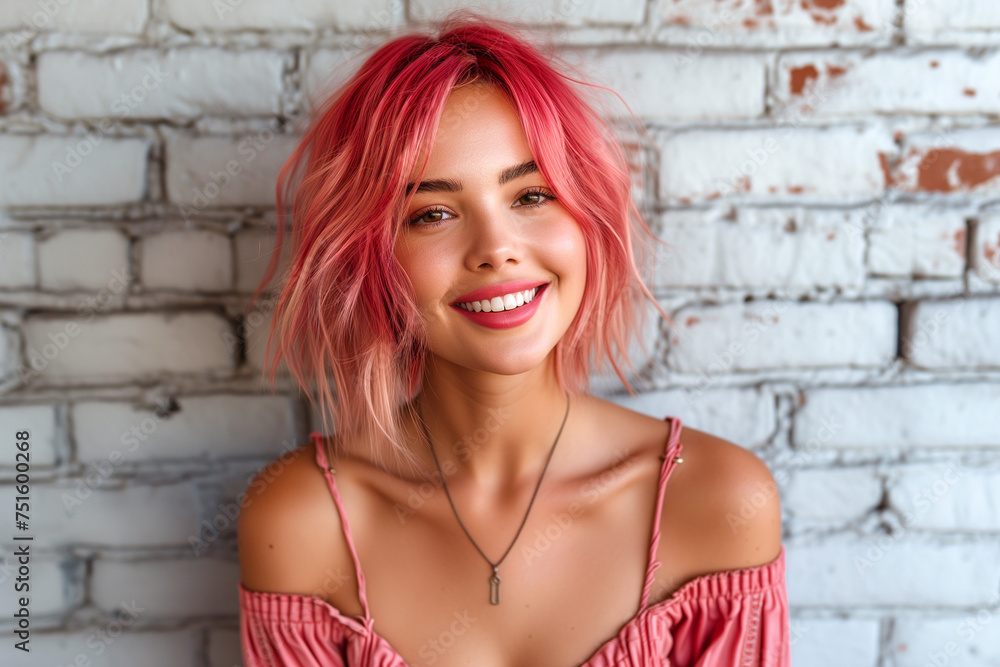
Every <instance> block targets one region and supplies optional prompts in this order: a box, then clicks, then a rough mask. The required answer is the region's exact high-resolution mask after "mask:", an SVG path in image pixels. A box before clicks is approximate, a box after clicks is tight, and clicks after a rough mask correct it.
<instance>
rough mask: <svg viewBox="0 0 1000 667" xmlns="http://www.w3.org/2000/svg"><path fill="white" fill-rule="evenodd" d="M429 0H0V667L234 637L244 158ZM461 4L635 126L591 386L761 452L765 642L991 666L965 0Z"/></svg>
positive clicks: (990, 198) (289, 134) (441, 6)
mask: <svg viewBox="0 0 1000 667" xmlns="http://www.w3.org/2000/svg"><path fill="white" fill-rule="evenodd" d="M458 2H459V0H411V1H410V2H407V3H404V2H401V1H400V0H375V1H374V2H365V3H361V2H355V3H344V2H315V1H313V0H288V1H286V2H269V1H267V0H220V1H219V2H207V1H205V0H72V2H69V1H67V0H5V1H4V2H0V437H9V436H10V434H11V433H13V432H17V431H23V430H28V431H29V432H30V434H31V438H30V442H31V461H32V476H33V482H32V494H33V495H32V517H33V519H32V528H33V531H34V535H35V543H34V544H35V548H36V551H37V554H36V559H35V560H34V562H33V570H32V577H33V581H34V583H35V585H34V586H33V597H32V605H33V607H32V608H33V614H34V618H33V620H34V622H35V623H36V625H35V627H36V628H38V629H44V630H45V632H44V633H43V632H39V633H37V634H35V635H34V639H35V641H36V643H35V644H34V645H33V654H32V661H33V664H34V663H35V662H37V664H46V665H48V664H53V665H56V664H58V665H62V664H66V665H69V664H78V661H80V660H86V661H89V662H88V664H91V665H95V666H105V667H109V666H115V667H119V666H121V665H139V664H141V665H144V666H146V665H149V666H151V667H157V666H158V665H164V666H166V665H170V666H171V667H175V666H179V665H191V666H192V667H193V666H195V665H198V666H208V665H211V667H234V665H239V664H242V657H241V656H240V648H239V635H238V632H237V628H238V625H237V620H238V617H237V613H236V612H237V608H236V603H237V597H236V588H235V585H236V582H237V581H238V577H239V572H238V567H237V566H236V561H235V557H234V550H235V546H236V544H235V520H236V517H235V516H229V514H230V513H233V512H234V511H235V508H236V507H237V505H236V502H235V500H236V499H237V497H238V496H239V494H240V493H241V492H243V491H244V490H245V489H246V485H247V483H248V481H249V479H250V478H251V477H252V475H253V474H254V473H255V472H256V470H258V469H259V468H260V466H261V465H263V464H265V463H266V462H267V461H269V460H270V459H271V458H273V457H274V456H275V455H277V454H278V453H279V452H280V451H281V450H282V449H287V448H290V447H291V446H293V445H298V444H302V443H303V442H304V438H305V436H306V435H307V433H308V432H309V431H310V430H313V429H318V428H320V423H321V422H320V421H319V418H318V417H319V412H318V411H317V410H316V409H315V408H314V407H312V406H309V404H308V403H307V402H306V401H304V400H302V398H301V397H300V396H299V395H298V393H297V390H296V389H295V386H294V383H292V382H291V378H289V377H288V376H287V374H286V373H285V370H286V369H285V368H284V367H283V366H282V367H280V368H281V373H279V376H278V378H277V379H278V385H277V387H276V390H275V392H274V394H273V395H272V394H271V393H270V392H269V391H268V389H267V388H266V386H265V385H264V384H262V382H261V378H260V375H261V369H262V368H263V367H264V365H265V361H266V360H265V357H264V352H265V344H266V340H267V335H268V333H269V327H270V324H271V312H270V309H271V306H272V305H273V303H270V302H269V301H268V298H267V296H266V295H265V296H264V297H262V302H261V303H259V304H258V307H259V311H255V312H247V306H248V305H249V296H250V295H251V294H252V293H253V292H254V290H255V289H256V288H257V287H258V284H259V282H260V280H261V278H262V277H263V272H264V269H265V268H266V266H267V263H268V262H269V261H270V259H271V258H272V256H273V250H274V240H275V236H276V232H275V218H276V215H275V211H274V204H275V201H274V198H275V178H276V176H277V174H278V171H279V169H280V168H281V167H282V165H283V164H284V163H285V161H286V159H287V158H288V156H289V155H290V153H291V152H292V150H293V149H294V148H295V146H296V143H297V141H298V139H299V136H300V132H301V131H302V129H303V127H304V124H305V122H306V121H307V119H308V113H309V111H310V110H311V109H313V108H315V106H316V105H317V104H318V103H319V102H320V101H321V100H322V99H323V95H324V94H325V93H326V92H328V91H329V90H331V86H333V85H335V84H336V83H338V82H342V81H343V80H345V79H346V77H348V76H350V75H351V74H352V73H353V72H354V71H355V69H356V68H357V67H358V66H359V65H360V64H361V59H360V57H359V56H361V55H363V54H366V53H368V52H370V50H371V49H372V48H373V47H375V46H377V45H378V44H379V43H381V42H382V41H383V40H384V39H385V38H386V37H387V36H388V35H390V34H394V33H395V32H396V31H398V30H400V29H401V28H404V27H410V26H414V25H416V24H418V23H419V22H421V21H423V20H425V19H428V18H432V17H435V16H439V15H441V14H442V13H443V12H444V11H446V10H447V9H448V8H449V7H452V6H455V5H456V4H457V3H458ZM462 4H468V3H462ZM479 6H480V8H481V9H484V10H486V11H491V10H493V11H500V12H502V13H504V15H505V16H507V17H508V18H512V19H515V20H522V21H525V22H526V23H527V24H528V25H531V26H536V27H537V28H538V29H539V33H538V34H539V35H542V34H545V35H548V37H549V38H550V39H551V41H552V44H553V45H554V47H555V50H556V52H557V53H559V54H560V55H561V56H562V57H563V58H565V59H566V61H567V62H568V63H569V64H570V65H571V66H573V67H575V68H576V69H577V71H578V72H579V73H580V74H581V76H583V77H584V78H585V79H588V80H591V81H593V82H594V83H597V84H601V85H607V86H609V87H611V88H612V89H613V90H614V91H615V92H617V93H619V94H620V95H621V96H622V98H624V100H625V102H626V103H627V104H628V105H629V107H630V108H631V110H632V111H633V112H635V114H636V115H637V116H638V117H639V119H640V120H641V121H642V122H643V123H644V124H645V127H644V128H642V129H643V130H644V131H645V134H635V133H632V130H630V129H628V128H624V127H621V126H620V125H624V123H622V124H620V125H619V126H616V131H619V130H620V131H621V132H622V134H623V136H625V137H626V138H629V139H630V140H634V141H638V142H640V143H641V144H642V146H643V147H644V148H645V149H646V155H645V157H646V158H647V159H645V160H644V161H643V164H644V165H645V166H646V167H647V172H646V173H644V174H643V175H642V179H639V180H641V181H642V182H641V184H640V189H639V191H638V192H637V197H636V198H637V201H639V202H640V205H641V206H642V207H643V210H644V211H645V212H646V213H647V217H648V219H649V222H650V224H651V226H652V227H653V228H654V230H655V231H656V233H657V234H658V236H659V237H660V239H661V240H663V241H664V242H665V243H666V244H667V245H666V246H663V245H660V246H657V247H656V248H655V257H656V264H655V266H654V267H651V271H650V273H651V275H653V276H654V291H655V294H656V297H657V299H658V302H659V303H660V305H661V306H662V307H663V308H664V310H666V311H667V312H668V313H669V314H670V316H671V318H672V320H673V322H672V323H667V322H662V321H659V320H658V318H655V317H654V318H653V319H651V321H650V323H649V325H648V326H647V330H646V331H644V332H643V336H644V337H645V339H646V340H647V343H648V344H649V357H648V358H643V359H636V361H637V362H639V365H640V367H642V378H643V383H644V385H643V386H642V387H641V389H643V391H642V392H641V393H640V394H639V395H638V396H635V397H630V396H628V395H627V394H624V393H619V394H615V395H613V396H611V398H612V400H614V401H616V402H618V403H621V404H622V405H626V406H628V407H630V408H632V409H636V410H639V411H641V412H643V413H646V414H649V415H652V416H654V417H656V418H658V419H662V418H663V417H665V416H667V415H678V416H680V417H681V418H682V419H683V421H684V423H685V425H687V426H689V427H691V428H695V429H699V430H704V431H707V432H710V433H713V434H716V435H718V436H720V437H723V438H726V439H728V440H731V441H732V442H735V443H738V444H739V445H741V446H743V447H746V448H749V449H752V450H753V451H755V452H756V453H757V454H758V455H759V456H761V457H762V458H763V459H764V460H765V461H766V462H767V463H768V465H769V466H770V467H771V469H772V471H773V473H774V475H775V479H776V481H777V483H778V487H779V491H780V494H781V501H782V502H781V505H782V508H783V510H784V517H783V518H784V523H783V526H784V543H785V544H786V546H787V548H788V552H787V553H788V561H787V564H788V577H787V582H788V592H789V601H790V603H791V620H792V637H791V643H792V655H793V660H794V664H795V665H803V667H817V666H823V665H837V666H838V667H840V665H851V666H852V667H855V666H857V667H878V666H880V665H892V666H893V667H910V666H913V667H923V666H924V665H928V664H934V665H942V664H947V665H959V664H963V665H964V664H968V665H973V666H974V667H986V666H987V665H995V664H997V663H998V662H1000V640H998V639H997V637H998V636H1000V634H998V633H997V632H995V630H996V628H998V627H1000V615H998V614H997V611H996V610H997V609H998V605H1000V596H998V594H997V585H998V581H1000V565H998V563H1000V553H998V550H1000V547H998V546H997V545H1000V495H998V491H997V489H1000V421H998V420H997V418H996V416H995V415H996V412H997V409H996V408H997V405H1000V205H998V201H997V195H998V192H1000V159H998V156H1000V122H998V121H997V113H996V110H997V108H996V103H997V99H998V97H1000V83H998V82H1000V55H998V51H997V49H996V47H997V46H998V45H1000V9H998V8H1000V5H998V4H997V3H996V2H991V1H990V0H966V1H964V2H958V3H956V2H948V1H947V0H843V1H839V0H838V1H825V0H824V1H821V0H803V1H802V2H792V1H790V0H789V1H782V2H766V1H755V2H730V3H720V2H716V1H715V0H656V1H654V2H642V1H641V0H622V1H619V2H611V1H610V0H596V1H595V2H579V1H571V2H566V1H563V0H558V1H557V0H545V1H543V2H527V1H524V0H487V1H485V2H482V3H479ZM581 92H582V93H584V94H585V95H586V96H588V97H590V98H593V99H596V100H598V101H599V103H600V104H601V105H602V107H601V108H602V110H604V111H606V112H607V113H609V114H612V115H614V116H615V117H616V120H618V121H621V120H622V118H623V117H624V116H625V115H626V110H625V107H624V106H622V104H621V102H620V101H619V100H618V98H617V97H615V96H614V95H612V94H611V93H609V92H606V91H601V90H598V89H593V88H586V89H583V88H581ZM287 238H288V236H287V235H286V239H287ZM288 260H289V255H288V246H287V245H286V246H285V248H284V254H283V255H282V257H281V264H280V266H279V269H278V276H279V277H280V276H281V275H282V274H281V272H282V270H283V269H284V268H285V267H286V266H287V262H288ZM650 312H651V313H652V312H653V311H652V310H650ZM594 387H595V392H596V393H600V394H611V393H612V392H616V391H619V385H618V383H617V380H613V379H612V380H609V379H608V378H607V377H598V376H596V374H595V376H594ZM3 434H7V435H6V436H4V435H3ZM15 464H16V461H15V459H14V452H13V450H11V449H10V448H6V449H4V453H3V454H2V455H0V508H9V507H10V506H11V505H12V503H13V495H14V490H13V486H12V480H13V479H14V474H15V472H16V471H15V468H14V466H15ZM213 524H214V525H213ZM886 531H889V532H886ZM199 540H201V541H199ZM11 548H12V545H11V544H10V542H9V538H8V540H7V541H5V540H0V586H6V585H8V583H9V582H8V577H9V576H10V567H9V565H8V563H9V560H8V558H7V557H8V556H9V553H10V551H11ZM9 598H10V596H4V597H3V605H7V606H3V605H0V612H3V615H4V616H5V617H9V612H10V611H12V610H11V608H10V604H11V600H10V599H9ZM133 598H134V599H135V604H136V605H137V606H138V607H141V608H142V609H143V611H142V612H141V614H140V616H139V618H138V619H136V621H135V627H131V624H130V623H129V624H126V625H129V627H128V631H127V632H124V633H123V634H121V635H120V636H118V637H117V638H116V639H115V640H114V641H113V642H112V643H110V644H108V645H106V646H104V647H103V648H104V650H103V651H102V652H101V653H100V654H98V653H97V652H96V651H95V650H94V647H93V645H92V644H91V645H88V643H87V641H88V638H90V637H92V636H94V635H95V633H97V634H100V633H101V632H104V631H106V630H107V629H114V628H113V627H112V625H111V624H113V623H117V622H118V621H116V620H115V618H116V616H115V611H116V610H117V609H119V608H120V607H121V605H123V604H126V603H129V604H131V602H132V599H133ZM10 630H11V623H10V622H8V621H6V620H3V619H0V637H2V638H3V642H0V664H4V665H6V664H20V663H18V662H17V660H18V659H20V658H21V656H9V655H8V653H7V651H8V648H9V646H10V643H11V642H10V641H9V639H10V634H9V632H10Z"/></svg>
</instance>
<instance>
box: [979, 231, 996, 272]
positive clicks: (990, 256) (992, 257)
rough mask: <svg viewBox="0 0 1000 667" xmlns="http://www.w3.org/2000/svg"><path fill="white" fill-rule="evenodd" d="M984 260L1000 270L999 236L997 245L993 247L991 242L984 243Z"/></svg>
mask: <svg viewBox="0 0 1000 667" xmlns="http://www.w3.org/2000/svg"><path fill="white" fill-rule="evenodd" d="M983 259H984V260H986V263H987V264H989V265H990V266H996V267H998V268H1000V235H998V236H997V240H996V243H994V244H992V245H991V244H990V242H989V241H983Z"/></svg>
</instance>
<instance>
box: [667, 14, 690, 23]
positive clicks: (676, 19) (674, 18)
mask: <svg viewBox="0 0 1000 667" xmlns="http://www.w3.org/2000/svg"><path fill="white" fill-rule="evenodd" d="M667 23H674V24H676V25H691V21H690V20H689V19H688V18H687V17H686V16H672V17H670V18H669V19H667Z"/></svg>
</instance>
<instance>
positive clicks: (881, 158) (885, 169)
mask: <svg viewBox="0 0 1000 667" xmlns="http://www.w3.org/2000/svg"><path fill="white" fill-rule="evenodd" d="M878 164H879V167H881V169H882V179H883V181H884V183H885V186H884V187H889V186H891V185H894V184H895V181H894V180H893V177H892V166H891V165H890V164H889V156H888V155H886V154H885V153H883V152H882V151H879V152H878Z"/></svg>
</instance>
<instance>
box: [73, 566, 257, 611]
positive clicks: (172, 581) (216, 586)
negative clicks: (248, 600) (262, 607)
mask: <svg viewBox="0 0 1000 667" xmlns="http://www.w3.org/2000/svg"><path fill="white" fill-rule="evenodd" d="M239 581H240V572H239V564H238V563H236V562H228V561H221V560H213V559H210V558H173V559H170V560H147V561H138V562H124V561H114V560H108V559H102V558H98V559H97V560H96V561H94V570H93V574H92V575H91V582H90V588H91V597H92V599H93V601H94V604H95V605H97V606H98V607H99V608H102V609H105V610H108V611H110V610H112V609H114V608H116V607H117V606H118V605H119V603H120V601H121V600H130V599H132V598H135V599H136V600H137V601H138V602H139V604H140V605H141V606H144V607H146V612H145V614H146V616H145V617H146V618H162V617H165V616H203V615H212V614H219V615H222V614H231V613H233V611H234V610H236V608H237V607H238V606H239V601H238V597H237V587H236V585H237V584H238V583H239Z"/></svg>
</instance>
